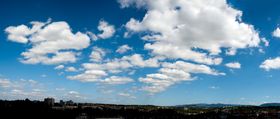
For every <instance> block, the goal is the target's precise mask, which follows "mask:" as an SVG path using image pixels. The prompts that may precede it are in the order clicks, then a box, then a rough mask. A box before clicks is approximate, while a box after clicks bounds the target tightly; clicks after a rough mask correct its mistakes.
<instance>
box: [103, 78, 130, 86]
mask: <svg viewBox="0 0 280 119" xmlns="http://www.w3.org/2000/svg"><path fill="white" fill-rule="evenodd" d="M101 82H102V83H105V84H126V83H131V82H133V79H131V78H128V77H119V76H111V77H109V78H105V79H104V80H101Z"/></svg>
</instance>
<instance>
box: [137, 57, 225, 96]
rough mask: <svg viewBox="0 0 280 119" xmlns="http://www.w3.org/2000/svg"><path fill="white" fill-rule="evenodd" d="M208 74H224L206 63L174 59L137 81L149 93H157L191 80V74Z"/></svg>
mask: <svg viewBox="0 0 280 119" xmlns="http://www.w3.org/2000/svg"><path fill="white" fill-rule="evenodd" d="M198 73H200V74H209V75H225V74H224V73H220V72H217V71H215V70H213V69H211V68H210V67H208V66H206V65H197V64H192V63H188V62H183V61H176V62H175V63H163V64H162V68H160V69H159V71H158V73H154V74H148V75H146V77H145V78H139V81H140V82H142V83H145V84H148V85H146V86H143V87H142V90H145V91H147V92H150V93H158V92H161V91H164V90H166V89H167V88H168V87H170V86H172V85H174V84H176V83H179V82H182V81H192V80H194V78H193V77H192V76H191V74H198Z"/></svg>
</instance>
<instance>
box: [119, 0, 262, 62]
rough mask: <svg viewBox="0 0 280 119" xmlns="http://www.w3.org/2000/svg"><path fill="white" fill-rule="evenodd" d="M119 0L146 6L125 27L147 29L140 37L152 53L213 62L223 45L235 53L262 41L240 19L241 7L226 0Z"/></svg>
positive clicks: (126, 5) (143, 30)
mask: <svg viewBox="0 0 280 119" xmlns="http://www.w3.org/2000/svg"><path fill="white" fill-rule="evenodd" d="M119 2H120V4H121V6H122V7H130V6H136V7H139V6H140V7H141V6H144V8H145V9H147V13H146V15H145V16H144V18H143V19H142V20H136V19H134V18H131V20H130V21H129V22H127V24H126V28H127V29H128V31H129V32H145V31H149V32H148V33H147V35H146V36H144V37H143V39H144V40H149V41H150V42H151V43H147V44H146V45H145V49H148V50H151V51H152V53H153V54H155V55H160V56H165V57H166V58H171V59H178V58H180V59H184V60H191V61H195V62H198V63H204V64H209V65H212V64H215V63H213V62H214V60H216V58H215V57H213V56H217V55H219V54H220V53H221V52H222V50H221V49H222V48H225V49H231V50H230V51H231V52H230V54H231V55H234V54H235V53H236V52H233V51H236V50H238V49H244V48H249V47H258V46H259V43H260V42H261V40H260V37H259V34H258V32H257V31H256V30H255V29H254V27H253V26H252V25H249V24H246V23H244V22H242V20H241V17H242V11H239V10H237V9H234V8H232V7H231V6H230V5H228V4H227V2H226V0H207V1H204V0H187V1H183V0H164V1H160V0H153V1H149V0H130V1H127V0H120V1H119ZM213 18H215V19H213ZM166 49H168V50H166ZM196 49H201V50H202V51H203V52H200V51H199V50H196ZM187 54H188V55H187ZM193 54H194V55H193ZM209 54H210V55H209ZM219 61H221V60H220V59H219Z"/></svg>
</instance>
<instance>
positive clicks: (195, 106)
mask: <svg viewBox="0 0 280 119" xmlns="http://www.w3.org/2000/svg"><path fill="white" fill-rule="evenodd" d="M234 106H241V105H236V104H221V103H217V104H205V103H200V104H188V105H177V106H175V107H178V108H221V107H234Z"/></svg>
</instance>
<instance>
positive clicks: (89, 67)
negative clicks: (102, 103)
mask: <svg viewBox="0 0 280 119" xmlns="http://www.w3.org/2000/svg"><path fill="white" fill-rule="evenodd" d="M137 67H138V68H144V67H159V62H158V59H157V58H149V59H143V57H142V56H141V55H140V54H134V55H131V56H123V57H122V58H115V59H112V60H106V61H103V62H99V63H84V64H83V69H85V72H83V73H81V74H78V75H75V76H68V78H69V79H71V80H79V81H82V82H101V83H107V84H110V83H109V82H110V81H114V79H115V80H117V79H118V77H111V78H108V76H109V74H118V73H121V72H125V71H129V70H128V69H133V68H137ZM104 78H105V80H103V79H104ZM122 79H126V80H127V79H128V78H122Z"/></svg>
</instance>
